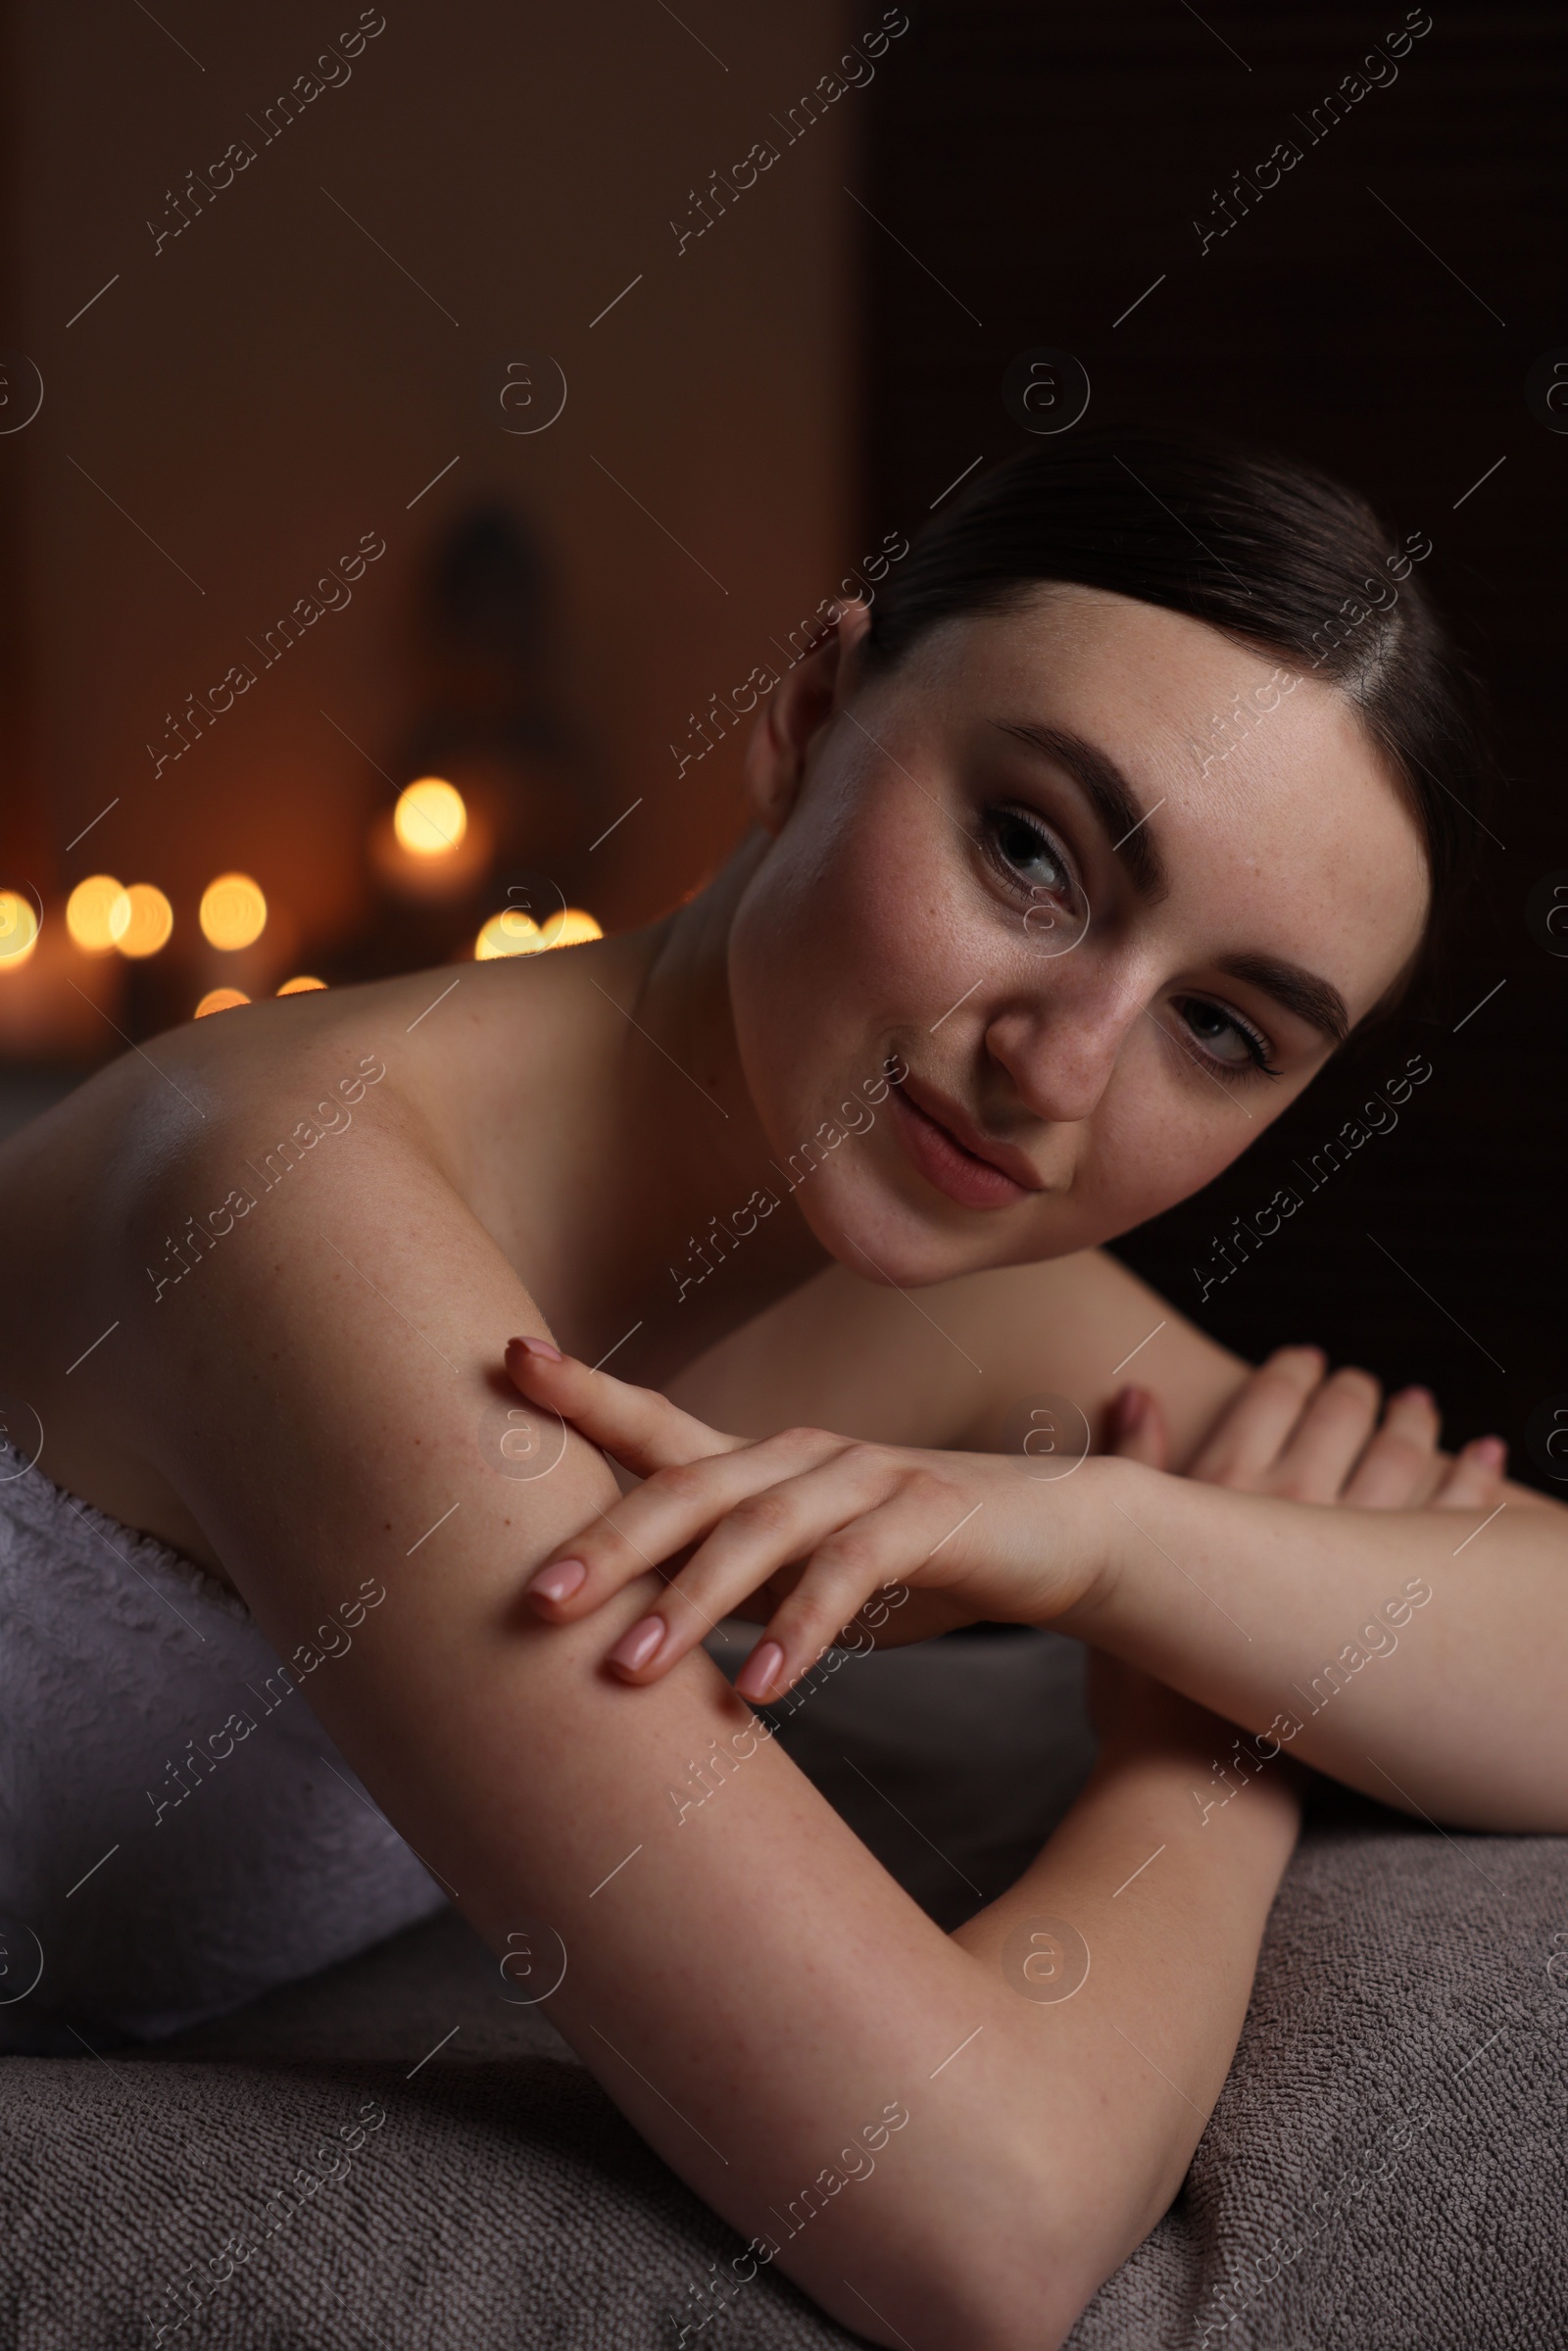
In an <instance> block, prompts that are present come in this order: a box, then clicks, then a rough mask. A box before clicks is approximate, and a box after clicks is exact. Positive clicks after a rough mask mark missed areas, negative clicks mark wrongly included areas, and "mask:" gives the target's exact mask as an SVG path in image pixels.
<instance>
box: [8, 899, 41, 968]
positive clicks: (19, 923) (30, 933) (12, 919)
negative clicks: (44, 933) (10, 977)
mask: <svg viewBox="0 0 1568 2351" xmlns="http://www.w3.org/2000/svg"><path fill="white" fill-rule="evenodd" d="M37 944H38V916H37V913H36V911H35V909H34V907H33V904H32V901H31V899H30V898H24V897H23V896H22V893H21V892H20V891H19V890H0V971H17V970H20V969H21V967H22V965H23V964H24V963H25V961H26V960H27V957H28V956H29V955H31V953H32V951H33V949H34V948H35V947H36V946H37Z"/></svg>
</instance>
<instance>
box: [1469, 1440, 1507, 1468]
mask: <svg viewBox="0 0 1568 2351" xmlns="http://www.w3.org/2000/svg"><path fill="white" fill-rule="evenodd" d="M1471 1450H1472V1451H1473V1452H1474V1454H1475V1456H1476V1459H1477V1460H1478V1461H1484V1462H1485V1463H1486V1465H1487V1467H1488V1469H1501V1467H1502V1465H1503V1463H1504V1462H1505V1461H1506V1460H1507V1458H1508V1447H1507V1445H1506V1444H1505V1443H1504V1441H1503V1439H1502V1438H1500V1437H1478V1438H1477V1439H1476V1442H1475V1444H1474V1445H1473V1446H1472V1448H1471Z"/></svg>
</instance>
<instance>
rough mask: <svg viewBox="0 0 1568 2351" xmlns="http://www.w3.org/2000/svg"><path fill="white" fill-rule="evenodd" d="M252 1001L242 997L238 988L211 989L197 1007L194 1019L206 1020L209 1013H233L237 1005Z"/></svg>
mask: <svg viewBox="0 0 1568 2351" xmlns="http://www.w3.org/2000/svg"><path fill="white" fill-rule="evenodd" d="M250 1001H251V1000H250V998H249V997H248V996H244V995H242V994H241V993H240V991H239V989H238V988H209V989H208V991H207V994H206V995H205V996H204V997H203V998H202V1001H201V1003H200V1004H198V1005H197V1006H196V1011H195V1014H194V1017H195V1018H196V1019H197V1020H205V1019H206V1017H207V1015H208V1013H209V1012H228V1011H232V1009H233V1007H234V1006H235V1004H249V1003H250Z"/></svg>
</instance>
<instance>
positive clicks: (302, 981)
mask: <svg viewBox="0 0 1568 2351" xmlns="http://www.w3.org/2000/svg"><path fill="white" fill-rule="evenodd" d="M325 986H326V982H325V980H313V979H309V978H307V977H306V975H305V974H304V973H303V972H302V973H301V975H300V977H299V978H298V979H297V980H285V981H284V982H283V985H282V987H281V988H279V990H278V992H277V993H278V995H279V996H303V995H304V994H305V992H306V990H307V989H308V988H324V987H325Z"/></svg>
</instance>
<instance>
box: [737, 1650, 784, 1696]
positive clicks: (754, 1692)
mask: <svg viewBox="0 0 1568 2351" xmlns="http://www.w3.org/2000/svg"><path fill="white" fill-rule="evenodd" d="M783 1662H784V1652H783V1650H782V1649H781V1648H780V1647H779V1644H778V1642H777V1641H763V1642H762V1644H761V1646H760V1648H756V1649H753V1651H752V1653H751V1655H750V1656H749V1657H748V1658H747V1660H746V1663H745V1664H744V1665H743V1666H742V1667H741V1670H740V1672H739V1673H738V1674H737V1675H736V1677H735V1688H736V1689H737V1690H739V1691H740V1694H741V1696H742V1697H743V1698H760V1697H761V1696H762V1695H763V1694H764V1692H766V1691H767V1690H770V1689H771V1688H772V1686H773V1684H774V1682H775V1681H776V1680H777V1678H778V1670H779V1667H780V1666H781V1665H782V1664H783Z"/></svg>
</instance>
